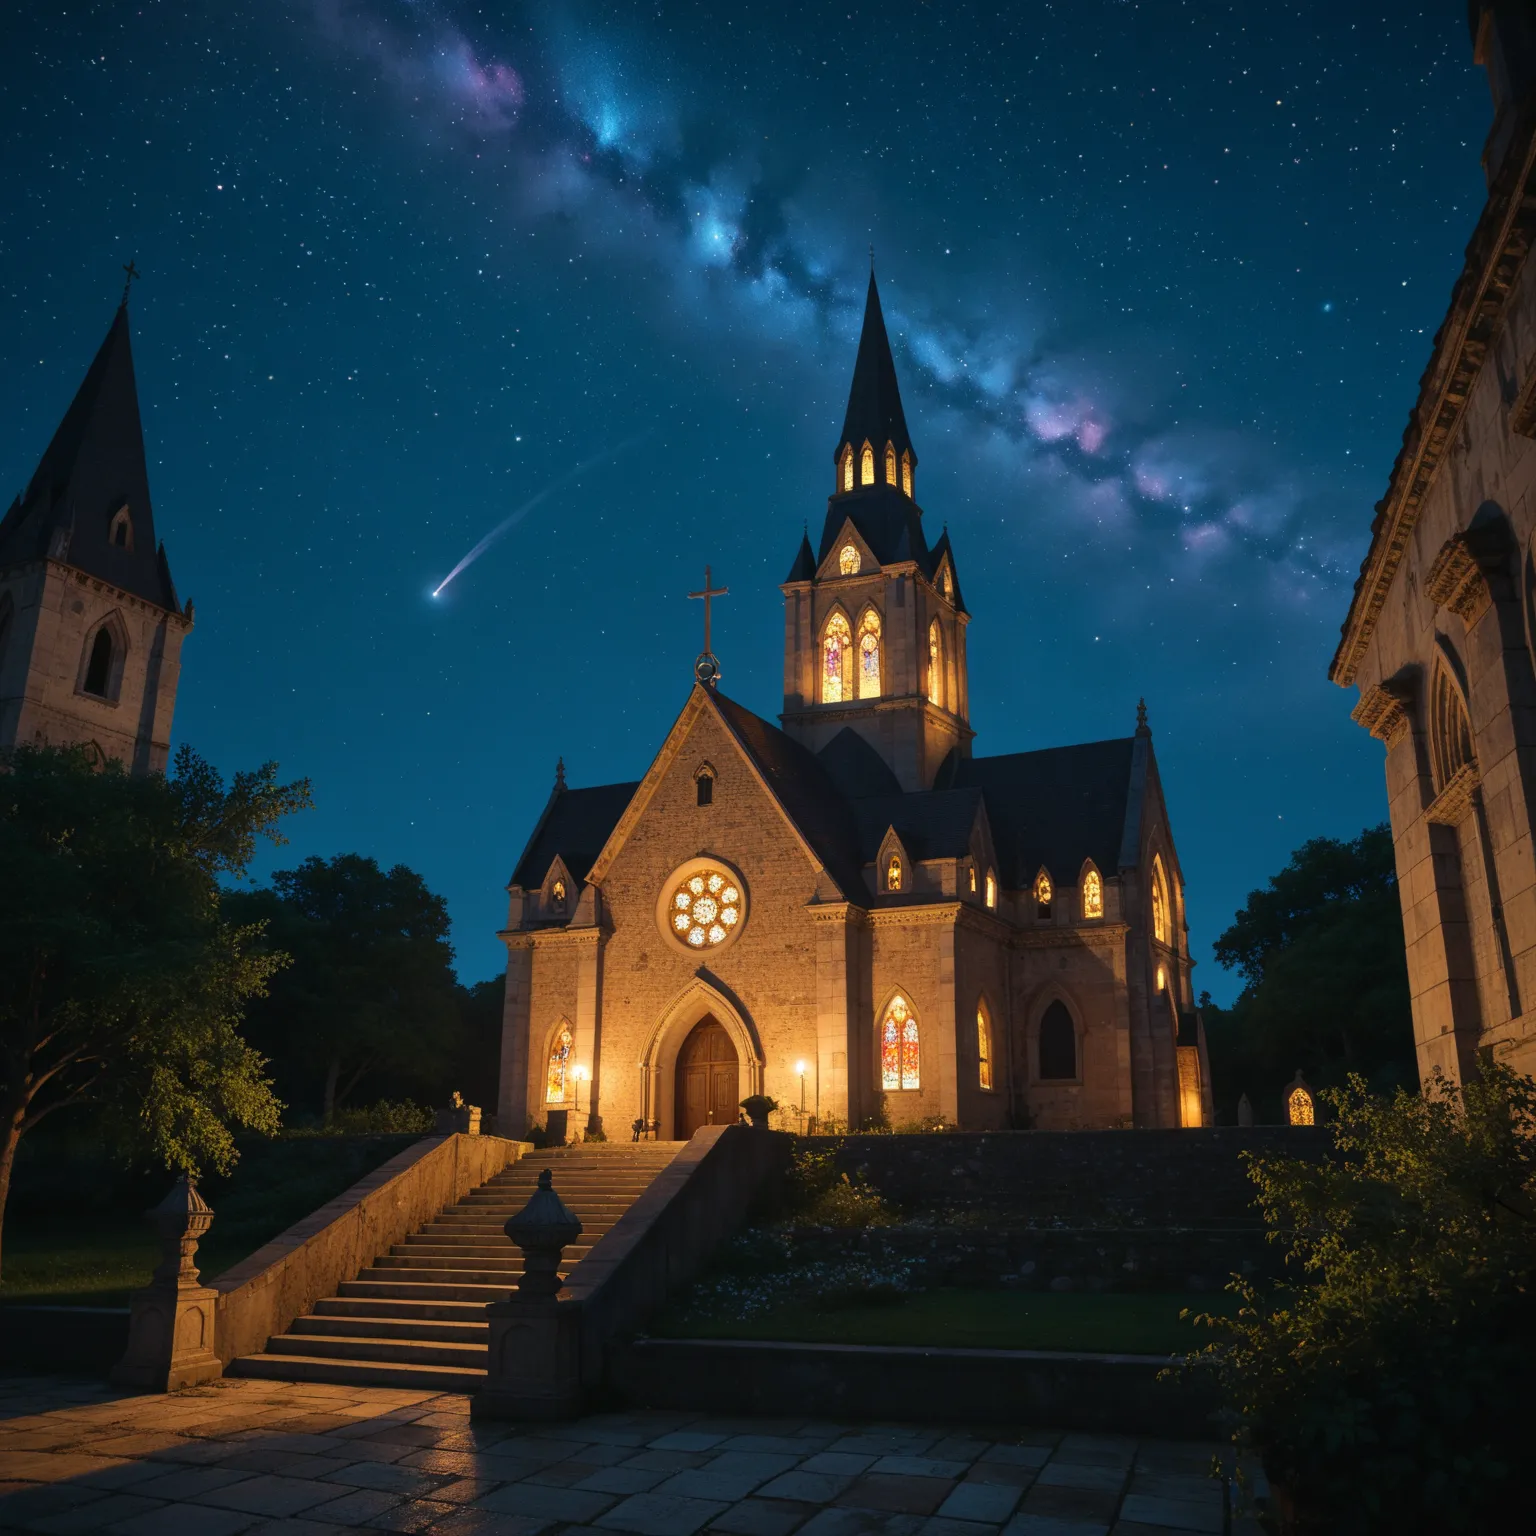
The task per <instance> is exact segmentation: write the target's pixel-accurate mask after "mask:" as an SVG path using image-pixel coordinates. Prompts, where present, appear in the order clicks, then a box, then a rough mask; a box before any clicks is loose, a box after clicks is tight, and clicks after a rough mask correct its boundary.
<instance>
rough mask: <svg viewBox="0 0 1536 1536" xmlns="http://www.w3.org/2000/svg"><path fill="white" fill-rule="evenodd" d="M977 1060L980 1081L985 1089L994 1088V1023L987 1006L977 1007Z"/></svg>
mask: <svg viewBox="0 0 1536 1536" xmlns="http://www.w3.org/2000/svg"><path fill="white" fill-rule="evenodd" d="M976 1060H977V1062H978V1064H979V1079H980V1083H981V1086H982V1087H983V1088H990V1087H991V1086H992V1021H991V1019H989V1018H988V1017H987V1005H986V1004H985V1003H978V1004H977V1005H976Z"/></svg>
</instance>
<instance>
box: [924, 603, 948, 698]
mask: <svg viewBox="0 0 1536 1536" xmlns="http://www.w3.org/2000/svg"><path fill="white" fill-rule="evenodd" d="M928 702H929V703H930V704H937V705H938V707H939V708H940V709H943V707H944V641H943V639H942V638H941V636H940V634H939V621H938V620H937V619H935V620H934V621H933V622H932V623H931V624H929V626H928Z"/></svg>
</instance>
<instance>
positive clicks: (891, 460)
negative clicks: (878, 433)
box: [885, 443, 896, 485]
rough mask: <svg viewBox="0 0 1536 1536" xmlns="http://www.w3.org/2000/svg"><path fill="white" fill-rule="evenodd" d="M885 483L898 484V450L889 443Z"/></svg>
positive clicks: (886, 449) (887, 446)
mask: <svg viewBox="0 0 1536 1536" xmlns="http://www.w3.org/2000/svg"><path fill="white" fill-rule="evenodd" d="M885 483H886V484H887V485H895V484H896V450H895V449H894V448H893V447H892V446H891V445H890V444H889V443H887V444H886V445H885Z"/></svg>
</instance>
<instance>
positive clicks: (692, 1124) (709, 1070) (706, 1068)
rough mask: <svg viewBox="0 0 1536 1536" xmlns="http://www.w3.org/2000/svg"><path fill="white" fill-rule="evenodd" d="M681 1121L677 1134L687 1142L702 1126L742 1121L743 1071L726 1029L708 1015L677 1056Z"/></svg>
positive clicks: (677, 1111) (677, 1105)
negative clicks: (741, 1080) (741, 1087)
mask: <svg viewBox="0 0 1536 1536" xmlns="http://www.w3.org/2000/svg"><path fill="white" fill-rule="evenodd" d="M673 1103H674V1105H675V1119H676V1122H677V1125H676V1129H675V1130H674V1132H673V1134H674V1135H675V1136H676V1137H677V1139H678V1140H679V1141H687V1140H688V1138H689V1137H690V1136H692V1135H693V1133H694V1132H695V1131H696V1130H698V1128H699V1127H700V1126H701V1125H734V1124H735V1123H736V1121H737V1120H738V1119H739V1118H740V1105H741V1089H740V1071H739V1067H738V1063H737V1060H736V1047H735V1046H734V1045H732V1044H731V1037H730V1036H729V1035H728V1034H727V1033H726V1032H725V1026H724V1025H723V1024H721V1023H720V1021H719V1020H718V1019H716V1018H715V1017H714V1016H713V1015H710V1014H706V1015H705V1016H704V1017H703V1018H702V1019H700V1020H699V1022H698V1023H697V1024H695V1025H694V1026H693V1029H692V1030H691V1031H690V1033H689V1035H688V1038H687V1039H686V1040H684V1041H683V1045H682V1049H681V1050H679V1051H678V1053H677V1093H676V1098H675V1099H674V1100H673Z"/></svg>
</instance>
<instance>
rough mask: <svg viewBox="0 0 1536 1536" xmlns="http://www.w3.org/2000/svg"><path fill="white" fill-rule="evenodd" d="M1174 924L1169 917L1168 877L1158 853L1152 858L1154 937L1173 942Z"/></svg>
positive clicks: (1158, 939) (1161, 940)
mask: <svg viewBox="0 0 1536 1536" xmlns="http://www.w3.org/2000/svg"><path fill="white" fill-rule="evenodd" d="M1172 932H1173V925H1172V923H1170V922H1169V919H1168V877H1167V876H1166V875H1165V874H1164V873H1163V861H1162V860H1161V859H1160V858H1158V857H1157V856H1156V855H1154V856H1153V859H1152V937H1153V938H1154V939H1156V940H1157V942H1158V943H1159V944H1168V943H1171V942H1172V938H1171V935H1172Z"/></svg>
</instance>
